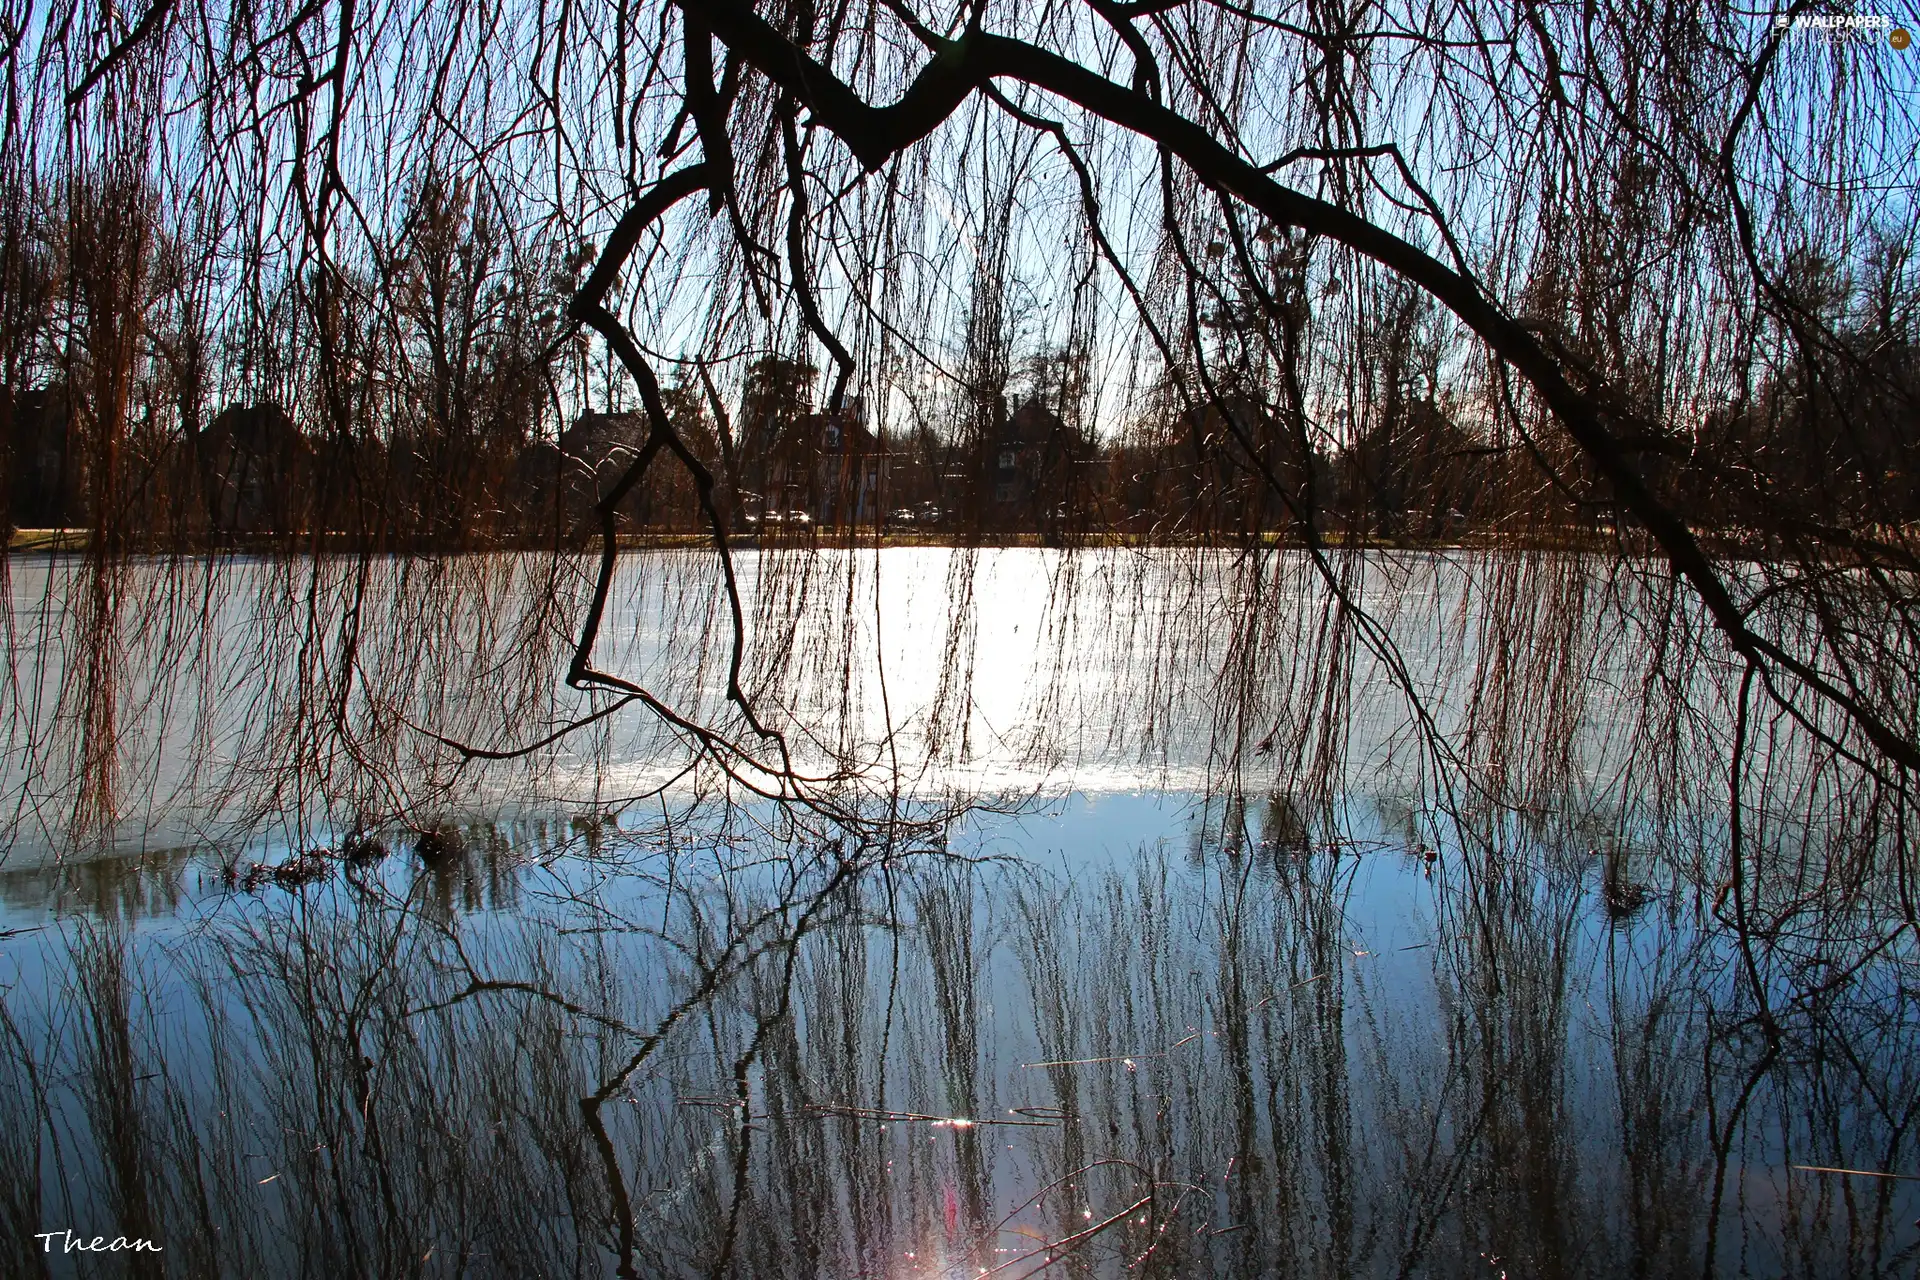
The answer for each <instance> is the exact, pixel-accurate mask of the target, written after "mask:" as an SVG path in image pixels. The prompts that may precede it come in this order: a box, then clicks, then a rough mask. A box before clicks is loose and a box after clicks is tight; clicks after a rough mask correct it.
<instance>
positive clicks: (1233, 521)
mask: <svg viewBox="0 0 1920 1280" xmlns="http://www.w3.org/2000/svg"><path fill="white" fill-rule="evenodd" d="M1166 470H1167V474H1168V476H1169V478H1170V479H1171V480H1172V481H1173V483H1174V487H1175V488H1176V489H1177V490H1181V491H1183V492H1179V493H1177V494H1176V495H1172V496H1173V501H1174V502H1175V503H1176V504H1177V505H1180V506H1181V507H1182V509H1184V510H1185V511H1187V512H1189V513H1191V514H1190V517H1189V518H1190V520H1191V521H1192V522H1194V523H1196V524H1199V525H1201V526H1208V527H1221V528H1227V529H1241V530H1243V531H1248V532H1251V531H1253V530H1270V529H1284V528H1286V527H1288V526H1289V525H1291V524H1292V523H1293V521H1294V520H1295V519H1296V518H1297V517H1298V516H1299V514H1301V513H1302V512H1304V510H1305V499H1306V496H1307V493H1308V486H1309V482H1310V481H1311V482H1319V481H1322V480H1323V479H1324V477H1325V474H1326V470H1327V461H1326V459H1325V458H1323V457H1322V456H1320V455H1319V454H1318V453H1317V452H1316V451H1315V450H1314V449H1313V448H1312V447H1311V445H1309V446H1307V447H1306V448H1302V445H1301V441H1300V439H1299V435H1298V432H1297V429H1296V428H1294V427H1293V426H1291V425H1290V424H1289V423H1287V422H1284V421H1281V420H1279V419H1277V418H1276V417H1275V416H1274V415H1273V414H1272V413H1271V412H1269V411H1268V409H1267V408H1266V407H1265V406H1264V405H1262V404H1260V403H1259V402H1258V401H1256V400H1253V399H1250V398H1249V397H1247V396H1245V395H1243V394H1241V393H1239V392H1236V391H1227V392H1225V393H1223V394H1221V395H1219V396H1217V397H1215V398H1213V399H1211V400H1208V401H1206V402H1205V403H1203V404H1198V405H1194V406H1193V407H1192V408H1189V409H1187V410H1186V411H1185V412H1183V413H1181V414H1180V415H1179V416H1178V417H1177V418H1175V419H1174V420H1173V426H1172V430H1171V431H1170V432H1169V433H1168V437H1167V445H1166ZM1276 485H1277V487H1278V489H1279V490H1280V491H1282V492H1284V494H1285V495H1286V496H1285V497H1284V498H1283V497H1282V496H1281V492H1276V491H1275V490H1276ZM1319 487H1320V488H1321V489H1324V485H1320V486H1319ZM1326 501H1327V495H1326V494H1325V493H1324V492H1318V493H1317V494H1316V505H1323V504H1324V503H1325V502H1326Z"/></svg>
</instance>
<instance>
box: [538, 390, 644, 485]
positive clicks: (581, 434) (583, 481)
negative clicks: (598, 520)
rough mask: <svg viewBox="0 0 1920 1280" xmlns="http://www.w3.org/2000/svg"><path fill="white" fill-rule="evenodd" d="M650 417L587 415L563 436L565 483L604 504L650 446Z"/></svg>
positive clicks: (561, 445) (561, 435)
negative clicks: (629, 469)
mask: <svg viewBox="0 0 1920 1280" xmlns="http://www.w3.org/2000/svg"><path fill="white" fill-rule="evenodd" d="M647 431H648V425H647V415H646V414H644V413H640V412H638V411H632V410H629V411H625V412H620V413H583V414H581V415H580V416H579V417H578V418H576V419H575V420H574V423H573V425H572V426H571V427H568V428H567V429H566V430H565V431H563V432H561V433H560V456H561V459H562V461H561V468H562V474H563V478H564V481H565V483H566V484H567V486H568V488H569V489H571V490H572V491H574V492H575V493H576V494H579V495H580V496H583V497H585V498H586V503H587V505H589V506H590V505H592V504H593V503H596V502H598V501H600V499H601V498H603V497H605V496H606V495H607V494H608V493H609V492H611V491H612V489H613V487H614V486H615V485H616V484H618V483H620V478H621V477H622V476H624V475H625V474H626V473H627V468H629V467H631V466H632V465H633V461H634V459H635V458H637V457H638V456H639V455H640V450H641V449H643V448H645V447H646V443H647Z"/></svg>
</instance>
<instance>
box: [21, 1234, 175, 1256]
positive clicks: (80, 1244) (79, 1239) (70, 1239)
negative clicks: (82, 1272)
mask: <svg viewBox="0 0 1920 1280" xmlns="http://www.w3.org/2000/svg"><path fill="white" fill-rule="evenodd" d="M33 1238H34V1239H36V1240H38V1241H39V1242H40V1248H41V1251H42V1252H44V1253H52V1252H53V1242H54V1241H55V1240H56V1239H58V1240H60V1242H61V1244H60V1252H62V1253H164V1252H165V1250H164V1249H162V1248H161V1247H160V1246H159V1245H157V1244H155V1243H154V1242H153V1241H151V1240H129V1239H127V1238H126V1237H125V1236H115V1237H113V1238H112V1239H111V1240H109V1239H108V1238H107V1237H105V1236H95V1237H94V1238H93V1239H91V1240H89V1239H87V1238H86V1237H85V1236H76V1235H74V1234H73V1232H72V1231H39V1232H35V1233H34V1237H33Z"/></svg>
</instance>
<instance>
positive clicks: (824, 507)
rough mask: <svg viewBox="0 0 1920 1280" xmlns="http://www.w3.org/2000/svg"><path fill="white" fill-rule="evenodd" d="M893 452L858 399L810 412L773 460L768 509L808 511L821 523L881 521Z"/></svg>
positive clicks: (783, 435)
mask: <svg viewBox="0 0 1920 1280" xmlns="http://www.w3.org/2000/svg"><path fill="white" fill-rule="evenodd" d="M892 468H893V455H892V453H891V452H890V451H889V450H888V449H887V447H886V445H885V443H884V442H882V441H881V440H880V438H879V437H878V436H876V435H874V433H873V432H872V431H871V430H869V429H868V427H867V415H866V405H865V403H864V402H863V401H861V400H860V399H859V398H858V397H855V398H854V399H852V400H849V401H848V402H847V405H846V408H844V409H842V410H841V411H840V412H839V413H805V414H801V415H800V416H799V417H797V418H795V419H793V420H792V421H791V422H789V423H788V424H787V425H786V427H785V429H784V430H782V431H781V432H780V433H779V435H778V436H777V438H776V440H775V443H774V447H773V452H772V455H771V457H770V458H769V459H768V465H767V480H766V484H765V488H764V502H765V507H766V510H768V511H778V512H787V511H804V512H806V513H807V514H808V515H809V516H811V517H812V518H813V521H814V523H815V524H816V525H828V526H849V525H858V524H875V523H878V522H879V520H880V517H881V516H882V514H883V513H884V512H885V510H886V505H885V502H886V493H887V489H888V485H889V482H890V480H891V478H892Z"/></svg>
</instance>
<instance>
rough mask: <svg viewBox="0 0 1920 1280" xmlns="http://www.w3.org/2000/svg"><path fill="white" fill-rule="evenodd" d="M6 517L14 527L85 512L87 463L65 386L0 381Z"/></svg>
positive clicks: (44, 524) (57, 523)
mask: <svg viewBox="0 0 1920 1280" xmlns="http://www.w3.org/2000/svg"><path fill="white" fill-rule="evenodd" d="M0 419H3V420H4V421H0V428H3V430H0V439H4V442H5V448H6V451H7V498H8V505H9V518H10V519H11V521H12V522H13V525H14V527H16V528H28V529H39V528H57V527H62V526H65V525H69V524H75V523H79V522H80V521H83V520H84V519H85V518H86V501H85V498H84V496H83V495H84V494H85V493H86V485H85V468H84V467H83V466H82V465H81V451H80V448H79V441H78V433H77V432H76V430H75V427H74V423H73V420H72V413H71V406H70V404H69V402H68V400H67V392H66V388H64V387H41V388H35V389H31V390H15V389H14V388H12V387H0Z"/></svg>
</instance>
